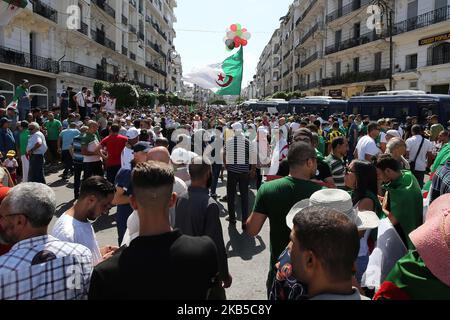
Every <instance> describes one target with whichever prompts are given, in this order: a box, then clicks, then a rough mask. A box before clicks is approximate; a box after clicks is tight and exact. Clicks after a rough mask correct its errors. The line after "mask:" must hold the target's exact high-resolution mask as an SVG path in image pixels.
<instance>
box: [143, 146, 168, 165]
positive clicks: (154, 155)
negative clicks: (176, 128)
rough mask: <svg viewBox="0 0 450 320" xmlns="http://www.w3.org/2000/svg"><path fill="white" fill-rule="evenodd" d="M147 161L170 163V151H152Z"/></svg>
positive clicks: (165, 149)
mask: <svg viewBox="0 0 450 320" xmlns="http://www.w3.org/2000/svg"><path fill="white" fill-rule="evenodd" d="M147 160H148V161H157V162H163V163H167V164H168V163H170V154H169V150H167V148H165V147H156V148H153V149H152V150H150V151H149V152H148V153H147Z"/></svg>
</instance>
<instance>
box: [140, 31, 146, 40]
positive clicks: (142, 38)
mask: <svg viewBox="0 0 450 320" xmlns="http://www.w3.org/2000/svg"><path fill="white" fill-rule="evenodd" d="M139 39H141V40H142V41H144V39H145V35H144V33H143V32H139Z"/></svg>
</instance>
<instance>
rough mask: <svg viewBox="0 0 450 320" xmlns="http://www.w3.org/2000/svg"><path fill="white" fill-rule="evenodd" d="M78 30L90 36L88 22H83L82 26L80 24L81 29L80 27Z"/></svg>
mask: <svg viewBox="0 0 450 320" xmlns="http://www.w3.org/2000/svg"><path fill="white" fill-rule="evenodd" d="M78 31H79V32H81V33H82V34H84V35H87V36H88V35H89V34H88V31H89V26H88V25H87V24H86V23H84V22H81V26H80V29H78Z"/></svg>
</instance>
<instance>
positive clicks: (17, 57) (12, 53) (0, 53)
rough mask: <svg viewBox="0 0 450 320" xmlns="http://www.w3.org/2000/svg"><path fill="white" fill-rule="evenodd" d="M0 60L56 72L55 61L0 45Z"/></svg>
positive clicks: (57, 68)
mask: <svg viewBox="0 0 450 320" xmlns="http://www.w3.org/2000/svg"><path fill="white" fill-rule="evenodd" d="M0 62H1V63H6V64H11V65H15V66H18V67H24V68H30V69H35V70H40V71H46V72H50V73H58V70H59V66H58V62H57V61H53V60H52V59H50V58H44V57H40V56H36V55H34V54H29V53H25V52H21V51H17V50H13V49H9V48H6V47H1V46H0Z"/></svg>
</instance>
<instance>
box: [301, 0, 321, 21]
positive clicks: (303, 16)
mask: <svg viewBox="0 0 450 320" xmlns="http://www.w3.org/2000/svg"><path fill="white" fill-rule="evenodd" d="M318 2H319V1H316V0H312V1H311V3H310V4H309V6H308V8H306V10H305V11H304V12H303V14H302V15H301V16H300V21H301V20H304V19H305V18H306V16H307V15H308V13H309V12H310V11H311V10H312V8H314V5H316V4H317V3H318Z"/></svg>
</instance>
